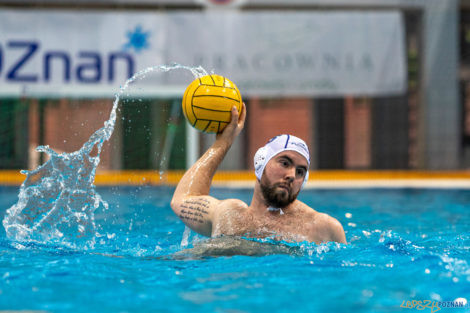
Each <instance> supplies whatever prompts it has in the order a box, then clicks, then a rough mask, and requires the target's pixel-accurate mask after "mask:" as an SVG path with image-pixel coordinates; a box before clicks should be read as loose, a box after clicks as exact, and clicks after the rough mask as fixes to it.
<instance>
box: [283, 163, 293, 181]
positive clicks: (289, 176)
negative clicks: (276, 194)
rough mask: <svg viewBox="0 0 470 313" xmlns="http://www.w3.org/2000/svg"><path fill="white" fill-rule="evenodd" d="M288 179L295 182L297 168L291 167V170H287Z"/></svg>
mask: <svg viewBox="0 0 470 313" xmlns="http://www.w3.org/2000/svg"><path fill="white" fill-rule="evenodd" d="M285 177H286V179H287V180H289V181H291V182H292V181H294V179H295V168H294V167H291V168H289V169H287V172H286V176H285Z"/></svg>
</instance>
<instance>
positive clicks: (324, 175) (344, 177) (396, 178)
mask: <svg viewBox="0 0 470 313" xmlns="http://www.w3.org/2000/svg"><path fill="white" fill-rule="evenodd" d="M183 174H184V171H169V172H167V173H164V174H162V175H160V174H159V172H158V171H98V172H97V175H96V178H95V185H97V186H119V185H128V186H139V185H155V186H158V185H170V186H173V185H176V184H177V183H178V181H179V180H180V178H181V176H182V175H183ZM25 177H26V176H25V175H23V174H21V173H20V171H19V170H3V171H0V186H20V185H21V183H22V182H23V181H24V179H25ZM254 183H255V175H254V173H253V172H252V171H219V172H217V174H216V175H215V177H214V180H213V184H214V186H220V187H231V188H251V187H253V186H254ZM305 188H459V189H470V170H469V171H339V170H338V171H336V170H335V171H310V177H309V181H308V182H307V184H306V187H305Z"/></svg>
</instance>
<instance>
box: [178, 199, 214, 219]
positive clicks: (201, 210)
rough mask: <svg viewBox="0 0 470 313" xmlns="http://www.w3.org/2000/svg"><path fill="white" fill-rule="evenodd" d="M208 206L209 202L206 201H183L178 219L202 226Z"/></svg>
mask: <svg viewBox="0 0 470 313" xmlns="http://www.w3.org/2000/svg"><path fill="white" fill-rule="evenodd" d="M209 204H210V202H209V200H207V199H197V200H185V201H183V204H182V205H181V208H182V209H181V211H180V214H179V218H180V219H182V220H184V221H188V222H193V223H199V224H203V223H204V219H205V217H207V215H208V214H209V212H208V211H207V209H208V208H209Z"/></svg>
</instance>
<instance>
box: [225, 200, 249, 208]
mask: <svg viewBox="0 0 470 313" xmlns="http://www.w3.org/2000/svg"><path fill="white" fill-rule="evenodd" d="M220 206H222V207H226V208H234V209H247V208H248V205H247V204H246V203H245V202H243V201H242V200H239V199H226V200H221V201H220Z"/></svg>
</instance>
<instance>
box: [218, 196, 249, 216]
mask: <svg viewBox="0 0 470 313" xmlns="http://www.w3.org/2000/svg"><path fill="white" fill-rule="evenodd" d="M247 210H248V205H247V204H246V203H245V202H243V201H242V200H239V199H226V200H221V201H220V203H219V205H218V208H217V210H216V214H217V216H224V217H227V216H228V215H234V214H235V215H238V214H241V213H244V212H246V211H247Z"/></svg>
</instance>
